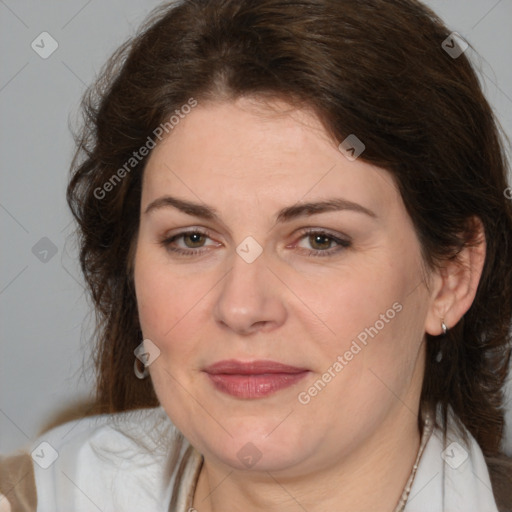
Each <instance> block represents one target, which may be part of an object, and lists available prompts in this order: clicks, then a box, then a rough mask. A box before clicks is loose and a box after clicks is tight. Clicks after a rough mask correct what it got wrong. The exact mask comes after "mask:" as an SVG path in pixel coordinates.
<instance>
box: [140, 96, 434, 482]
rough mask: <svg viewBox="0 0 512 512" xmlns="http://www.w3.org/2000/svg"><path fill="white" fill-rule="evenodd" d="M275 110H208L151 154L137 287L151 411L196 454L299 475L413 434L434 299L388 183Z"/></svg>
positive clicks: (254, 106) (248, 105) (299, 120)
mask: <svg viewBox="0 0 512 512" xmlns="http://www.w3.org/2000/svg"><path fill="white" fill-rule="evenodd" d="M274 107H275V108H276V109H277V110H279V112H280V113H279V114H276V113H275V112H274V113H272V112H271V111H270V110H269V109H268V108H267V109H266V108H265V107H264V106H263V105H261V104H258V103H256V102H255V101H254V100H252V101H251V100H249V99H243V100H238V101H237V102H223V103H208V104H201V103H199V105H198V106H197V107H196V108H194V109H192V112H191V113H190V114H188V115H187V116H186V117H185V118H184V119H181V120H180V122H179V124H178V125H177V126H175V127H174V129H173V131H172V132H171V136H170V137H168V138H167V139H165V140H163V141H162V142H161V143H160V144H159V145H158V146H157V147H156V148H155V149H154V150H153V153H152V155H151V157H150V159H149V161H148V163H147V167H146V169H145V173H144V181H143V190H142V199H141V216H140V229H139V233H138V241H137V249H136V255H135V268H134V278H135V286H136V295H137V303H138V310H139V315H140V322H141V327H142V331H143V335H144V338H146V339H149V340H151V343H153V344H154V345H156V347H158V349H159V351H160V355H159V357H157V358H156V359H155V360H154V362H152V363H151V365H150V366H149V370H150V374H151V379H152V381H153V384H154V387H155V390H156V393H157V396H158V398H159V400H160V402H161V404H162V406H163V408H164V409H165V411H166V412H167V414H168V415H169V417H170V418H171V420H172V421H173V422H174V423H175V425H176V426H177V427H178V428H179V429H180V430H181V431H182V432H183V434H184V435H185V436H186V437H187V438H188V439H189V441H190V442H191V443H192V444H193V445H194V446H195V447H196V449H198V450H199V451H200V452H201V453H203V455H204V456H205V457H206V458H209V459H210V460H215V461H217V462H218V463H219V464H226V465H227V466H230V467H235V468H240V469H243V468H249V467H254V468H255V469H260V470H262V471H263V470H266V471H283V472H285V471H306V470H311V469H313V468H321V467H327V466H328V465H329V464H335V463H336V461H339V460H341V459H340V458H343V457H347V456H349V455H350V454H351V453H356V451H357V450H359V449H361V448H362V447H364V446H365V445H367V444H368V443H371V440H372V439H377V438H378V439H380V440H381V441H382V440H383V439H385V438H386V436H388V437H389V436H390V435H392V434H391V433H392V432H394V433H395V434H394V435H396V433H397V432H399V431H400V430H405V429H406V427H404V425H416V422H417V410H418V403H419V396H420V391H421V383H422V377H423V365H424V345H423V343H422V342H423V339H424V333H425V330H426V327H425V326H426V321H427V317H428V316H429V315H431V313H430V309H431V302H432V301H431V296H430V294H429V293H428V292H427V289H426V287H425V283H424V280H423V273H422V262H421V257H420V246H419V243H418V240H417V238H416V235H415V232H414V230H413V226H412V223H411V220H410V218H409V216H408V214H407V212H406V210H405V207H404V205H403V203H402V200H401V197H400V195H399V193H398V191H397V188H396V187H395V185H394V183H393V181H392V178H391V175H390V174H389V173H388V172H387V171H385V170H383V169H380V168H377V167H375V166H372V165H370V164H368V163H365V162H363V161H362V160H361V159H356V160H354V159H353V158H352V159H350V160H349V159H348V158H347V156H346V154H344V153H343V152H342V151H341V150H339V149H338V147H337V146H336V144H335V143H333V142H332V141H331V140H330V139H329V138H328V136H327V135H326V132H325V130H324V129H323V127H322V126H321V124H320V122H319V121H318V120H317V118H316V117H315V116H314V115H312V114H310V113H308V112H307V111H304V110H299V111H291V110H290V107H288V106H286V105H284V104H282V103H278V102H275V103H274ZM286 108H288V110H287V111H286V112H285V109H286ZM356 135H357V134H356ZM363 142H364V141H363ZM167 196H169V197H171V196H172V199H168V200H165V199H164V198H165V197H167ZM324 202H329V204H330V206H329V205H326V204H323V203H324ZM310 203H311V205H310V206H307V207H306V204H308V205H309V204H310ZM315 204H318V205H319V206H314V205H315ZM322 204H323V205H322ZM335 204H337V206H336V207H335V206H333V205H335ZM308 231H310V232H311V233H308ZM187 233H188V234H187ZM171 239H172V240H171ZM165 240H167V241H168V243H167V245H165V244H164V241H165ZM150 352H151V351H150ZM280 365H284V366H280Z"/></svg>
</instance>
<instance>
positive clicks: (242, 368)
mask: <svg viewBox="0 0 512 512" xmlns="http://www.w3.org/2000/svg"><path fill="white" fill-rule="evenodd" d="M203 371H204V372H205V373H206V374H207V376H208V378H209V380H210V382H211V383H212V384H213V385H214V387H215V388H216V389H217V390H219V391H221V392H223V393H226V394H228V395H231V396H234V397H237V398H245V399H255V398H264V397H266V396H269V395H271V394H273V393H276V392H277V391H279V390H281V389H285V388H288V387H290V386H292V385H294V384H296V383H297V382H299V381H300V380H302V379H303V378H304V377H305V376H306V375H307V374H308V373H309V370H308V369H306V368H298V367H296V366H290V365H287V364H282V363H278V362H276V361H249V362H242V361H237V360H235V359H230V360H226V361H219V362H217V363H214V364H212V365H210V366H208V367H207V368H205V369H204V370H203Z"/></svg>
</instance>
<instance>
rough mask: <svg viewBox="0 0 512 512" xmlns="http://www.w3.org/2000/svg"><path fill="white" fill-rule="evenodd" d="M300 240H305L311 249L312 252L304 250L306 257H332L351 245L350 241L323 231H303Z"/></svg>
mask: <svg viewBox="0 0 512 512" xmlns="http://www.w3.org/2000/svg"><path fill="white" fill-rule="evenodd" d="M300 240H301V241H302V240H305V241H306V242H307V243H308V244H309V245H310V247H312V248H313V250H307V249H306V254H307V256H321V257H322V256H324V257H327V256H333V255H334V254H337V253H339V252H341V251H342V250H344V249H347V248H349V247H350V246H351V245H352V242H351V241H350V240H344V239H342V238H338V237H337V236H334V235H332V234H330V233H328V232H327V231H325V230H318V229H308V230H306V231H303V232H302V236H301V238H300ZM333 244H334V247H333Z"/></svg>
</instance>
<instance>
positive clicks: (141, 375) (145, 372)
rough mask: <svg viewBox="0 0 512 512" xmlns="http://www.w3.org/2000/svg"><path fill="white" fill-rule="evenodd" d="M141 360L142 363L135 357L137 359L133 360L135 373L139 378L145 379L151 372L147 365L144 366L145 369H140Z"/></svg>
mask: <svg viewBox="0 0 512 512" xmlns="http://www.w3.org/2000/svg"><path fill="white" fill-rule="evenodd" d="M139 362H140V363H142V361H139V359H137V358H135V361H134V362H133V373H135V377H137V379H140V380H143V379H145V378H146V377H147V376H148V375H149V372H148V369H147V368H146V366H144V370H143V371H140V370H139V367H138V363H139Z"/></svg>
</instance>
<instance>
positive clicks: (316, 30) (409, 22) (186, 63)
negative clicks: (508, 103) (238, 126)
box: [67, 0, 512, 455]
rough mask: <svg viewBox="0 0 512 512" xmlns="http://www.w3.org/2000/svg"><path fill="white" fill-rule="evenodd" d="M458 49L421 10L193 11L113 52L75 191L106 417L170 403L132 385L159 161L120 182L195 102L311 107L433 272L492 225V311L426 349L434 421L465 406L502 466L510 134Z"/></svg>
mask: <svg viewBox="0 0 512 512" xmlns="http://www.w3.org/2000/svg"><path fill="white" fill-rule="evenodd" d="M449 35H450V30H449V29H448V28H446V26H445V25H444V24H443V23H442V22H441V21H440V19H439V18H438V17H436V15H435V14H434V13H433V12H432V11H431V10H429V9H428V8H426V7H425V6H424V5H422V4H421V3H420V2H418V1H415V0H361V1H358V2H354V1H352V0H337V1H335V0H298V1H291V0H184V1H181V2H178V3H172V4H170V5H164V6H162V7H160V8H158V9H157V10H156V11H155V12H154V13H153V15H152V16H151V17H150V18H149V19H148V21H147V22H146V24H145V25H144V26H143V27H142V29H141V31H140V32H139V34H138V35H137V36H136V37H134V38H133V39H132V40H130V41H128V42H127V43H125V44H124V45H123V46H122V47H121V48H120V49H119V50H118V51H117V52H116V53H115V54H114V56H113V57H112V58H111V59H110V60H109V62H108V63H107V65H106V67H105V68H104V70H103V71H102V73H101V76H100V79H99V80H98V82H97V84H95V86H94V87H93V88H92V89H90V90H89V91H88V94H87V95H86V97H85V98H84V103H83V106H84V112H85V122H84V129H83V132H82V133H81V134H80V135H79V136H78V137H77V143H78V149H77V153H76V155H75V158H74V160H73V165H72V177H71V181H70V183H69V187H68V190H67V199H68V202H69V205H70V208H71V210H72V212H73V214H74V216H75V218H76V220H77V221H78V225H79V237H80V247H81V252H80V261H81V266H82V270H83V272H84V275H85V279H86V281H87V283H88V286H89V288H90V291H91V294H92V299H93V302H94V306H95V308H96V312H97V331H96V335H97V349H96V364H97V373H98V381H97V401H98V409H97V410H99V411H108V412H116V411H123V410H127V409H130V408H135V407H149V406H155V405H158V401H157V398H156V396H155V393H154V390H153V388H152V384H151V382H150V380H149V379H147V380H145V381H140V380H138V379H136V377H135V376H134V373H133V363H134V354H133V350H134V349H135V347H136V346H137V345H138V344H139V343H140V342H141V333H140V326H139V322H138V317H137V304H136V298H135V293H134V287H133V267H132V263H133V254H134V247H135V244H136V238H137V230H138V220H139V219H138V217H139V208H140V197H141V178H142V174H143V169H144V164H145V162H146V161H147V156H146V157H145V158H143V159H141V160H140V162H137V163H136V165H133V168H132V169H130V170H129V171H128V172H125V173H122V175H123V177H122V179H119V180H118V181H117V182H116V183H115V185H112V186H111V187H108V192H105V191H106V190H107V188H106V187H105V184H106V183H107V182H109V180H110V183H111V184H112V181H111V180H112V177H113V176H114V175H115V174H116V173H118V170H119V169H120V168H123V166H124V165H126V162H127V161H129V159H130V158H131V157H132V155H133V152H134V151H136V150H138V149H139V148H140V147H142V146H143V145H144V144H146V141H147V140H148V137H154V131H155V129H156V128H157V127H158V126H159V125H160V124H161V123H162V122H166V121H167V120H168V119H169V117H170V116H171V115H172V114H173V112H174V111H175V110H176V109H179V108H180V107H181V106H182V105H184V104H186V103H187V102H188V101H189V99H190V98H192V97H193V98H195V99H196V100H197V101H199V102H201V101H206V100H219V99H225V100H230V99H235V98H238V97H241V96H255V97H266V98H277V97H280V98H285V99H287V100H288V101H289V102H290V103H291V104H293V105H294V106H297V107H300V106H307V107H309V108H312V109H313V111H314V112H315V113H316V114H317V115H318V117H319V119H320V120H321V121H322V123H323V124H324V126H325V128H326V130H327V131H328V133H329V134H331V135H332V137H333V139H334V140H336V141H337V142H338V143H339V142H341V141H343V140H344V139H345V138H346V137H347V136H348V135H349V134H356V135H357V137H358V138H359V139H361V140H362V141H363V142H364V144H365V145H366V149H365V151H364V153H363V155H362V156H361V157H360V158H361V159H363V160H364V161H366V162H369V163H372V164H375V165H378V166H380V167H383V168H385V169H387V170H388V171H389V172H390V173H391V175H392V176H393V178H394V180H395V182H396V184H397V186H398V188H399V190H400V193H401V196H402V198H403V201H404V204H405V206H406V209H407V211H408V213H409V215H410V217H411V219H412V221H413V223H414V226H415V230H416V233H417V236H418V239H419V241H420V244H421V248H422V253H423V256H424V261H425V264H426V265H427V266H428V268H429V269H434V268H436V267H437V266H438V265H441V264H442V262H443V261H445V260H451V259H456V258H457V254H458V252H459V251H460V250H461V248H463V247H464V246H465V245H470V244H474V243H477V240H476V232H475V230H474V227H475V225H474V223H473V222H472V219H473V218H474V217H478V218H479V219H481V221H482V223H483V226H484V228H485V233H486V242H487V255H486V260H485V265H484V269H483V274H482V276H481V280H480V283H479V287H478V290H477V293H476V297H475V300H474V302H473V304H472V306H471V308H470V309H469V310H468V312H467V313H466V314H465V316H464V317H463V318H462V319H461V320H460V322H459V323H458V324H457V325H455V326H452V327H451V329H450V330H449V333H448V339H440V337H436V336H431V335H429V334H427V335H426V338H427V355H426V368H425V377H424V382H423V388H422V395H421V410H422V411H423V412H424V411H425V410H427V409H431V410H432V409H433V408H434V405H435V404H437V403H440V404H441V405H442V407H443V409H444V412H445V413H446V409H447V407H448V406H451V407H452V408H453V410H454V412H455V413H456V415H457V416H458V417H459V418H460V420H461V421H462V423H463V424H464V425H465V426H466V427H467V428H468V429H469V431H470V432H471V433H472V434H473V436H474V437H475V438H476V440H477V441H478V443H479V444H480V446H481V447H482V449H483V451H484V453H485V454H487V455H492V454H497V453H498V452H499V448H500V442H501V440H502V436H503V427H504V417H503V410H502V406H503V385H504V380H505V378H506V373H507V369H508V362H509V358H510V333H509V328H510V324H511V319H512V268H511V262H512V206H511V203H510V201H508V200H507V198H506V197H505V189H506V188H507V179H506V159H505V155H504V151H503V148H502V143H501V141H500V135H499V131H498V127H497V122H496V120H495V118H494V116H493V113H492V110H491V108H490V106H489V104H488V103H487V101H486V99H485V97H484V95H483V93H482V91H481V88H480V85H479V81H478V78H477V75H476V74H475V72H474V70H473V68H472V66H471V65H470V62H469V60H468V59H467V57H466V55H465V54H463V55H461V56H459V57H458V58H452V56H450V55H449V54H448V53H447V52H446V51H445V50H444V49H443V47H442V43H443V41H444V40H445V39H446V38H447V37H448V36H449ZM171 136H172V133H171ZM125 170H126V167H125ZM118 177H119V174H118ZM98 191H103V192H101V193H99V192H98ZM441 347H442V348H443V354H444V357H443V359H442V361H441V362H440V363H438V362H436V360H435V357H436V354H437V353H438V351H439V349H440V348H441Z"/></svg>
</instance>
